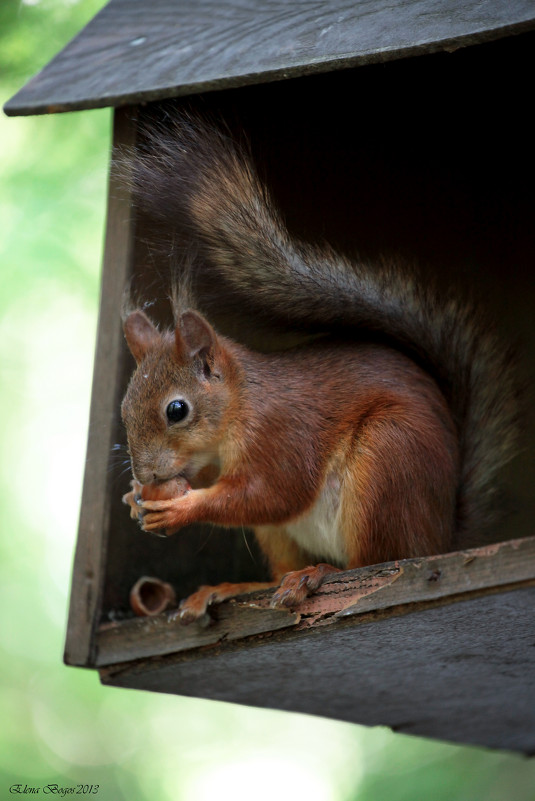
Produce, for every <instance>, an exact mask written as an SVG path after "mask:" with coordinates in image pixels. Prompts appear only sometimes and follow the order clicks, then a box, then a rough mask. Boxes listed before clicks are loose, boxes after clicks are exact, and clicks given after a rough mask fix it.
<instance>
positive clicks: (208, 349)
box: [175, 310, 217, 362]
mask: <svg viewBox="0 0 535 801" xmlns="http://www.w3.org/2000/svg"><path fill="white" fill-rule="evenodd" d="M175 342H176V348H177V351H178V354H179V356H180V357H181V358H182V359H184V358H185V359H195V358H196V357H200V358H201V359H202V360H203V361H205V362H206V360H207V359H208V360H210V361H211V360H212V359H213V356H214V353H215V349H216V343H217V335H216V333H215V331H214V329H213V328H212V326H211V325H210V323H208V322H207V321H206V320H205V319H204V317H202V316H201V315H200V314H198V312H195V311H191V310H190V311H186V312H184V313H183V314H181V315H180V319H179V321H178V325H177V327H176V329H175Z"/></svg>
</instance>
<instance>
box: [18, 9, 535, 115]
mask: <svg viewBox="0 0 535 801" xmlns="http://www.w3.org/2000/svg"><path fill="white" fill-rule="evenodd" d="M534 23H535V7H534V4H533V2H532V0H509V2H507V3H504V2H503V0H447V2H444V0H396V1H395V2H391V0H360V2H355V0H336V2H326V1H323V2H308V0H300V2H296V1H295V0H294V2H291V3H288V2H285V0H225V1H222V0H182V2H180V3H178V2H176V0H154V1H153V2H151V3H145V2H144V1H143V0H111V2H110V3H109V4H108V5H107V6H106V7H105V8H104V9H103V10H102V11H101V12H100V13H99V14H98V15H97V16H96V17H95V19H94V20H93V21H92V22H91V23H90V24H89V25H88V26H87V27H86V28H85V29H84V30H83V31H82V32H81V33H80V34H79V35H78V36H77V37H76V38H75V39H74V40H73V41H72V42H71V43H70V44H69V45H67V47H66V48H65V49H64V50H63V51H62V52H61V53H60V54H59V55H58V56H56V58H55V59H53V60H52V61H51V62H50V64H49V65H48V66H47V67H45V69H44V70H43V71H42V72H41V73H39V74H38V75H37V76H36V77H34V78H33V79H32V80H31V81H30V82H29V83H28V84H27V85H26V86H25V87H24V88H23V89H22V90H21V91H20V92H19V93H18V94H17V95H15V97H14V98H12V99H11V100H10V101H9V102H8V103H7V104H6V106H5V112H6V113H7V114H12V115H17V114H21V115H22V114H40V113H49V112H59V111H69V110H74V109H82V108H96V107H102V106H109V105H113V106H118V105H122V104H125V103H134V102H139V101H149V100H157V99H161V98H163V97H173V96H179V95H188V94H192V93H197V92H201V91H208V90H213V89H223V88H228V87H235V86H243V85H245V84H254V83H260V82H264V81H272V80H282V79H286V78H291V77H296V76H298V75H305V74H310V73H314V72H326V71H329V70H333V69H340V68H345V67H350V66H355V65H357V64H367V63H372V62H380V61H388V60H391V59H394V58H399V57H402V56H408V55H417V54H421V53H430V52H437V51H440V50H454V49H456V48H458V47H462V46H466V45H470V44H474V43H478V42H484V41H490V40H492V39H496V38H499V37H502V36H505V35H508V34H514V33H519V32H522V31H525V30H532V29H533V27H534Z"/></svg>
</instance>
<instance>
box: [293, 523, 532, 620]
mask: <svg viewBox="0 0 535 801" xmlns="http://www.w3.org/2000/svg"><path fill="white" fill-rule="evenodd" d="M364 570H365V573H364V575H362V573H363V571H360V570H358V571H351V572H350V573H342V574H339V575H334V576H332V577H331V578H329V579H327V581H326V582H325V584H324V585H323V587H322V588H321V589H320V590H319V591H318V593H317V594H316V595H315V596H313V597H311V598H309V599H308V600H307V601H306V602H305V603H304V604H302V606H301V607H300V609H299V612H300V614H301V622H300V624H299V625H300V628H305V627H309V626H313V625H318V624H319V623H321V622H325V621H326V620H327V621H328V622H334V620H339V619H341V618H345V617H349V616H352V615H360V614H363V613H364V612H370V611H375V610H379V609H386V608H388V607H391V606H398V605H401V604H410V603H416V602H420V601H428V600H436V599H439V598H447V597H453V596H455V595H460V594H466V593H470V592H475V591H477V590H481V589H487V588H491V587H501V586H506V585H509V584H515V583H517V582H518V583H519V582H524V581H529V580H530V579H535V538H531V537H530V538H526V539H519V540H511V541H510V542H501V543H496V544H493V545H490V546H485V547H482V548H472V549H470V550H466V551H458V552H455V553H450V554H443V555H440V556H431V557H425V558H422V559H406V560H403V561H400V562H395V563H391V564H390V565H384V566H379V567H378V568H371V569H370V568H366V569H364ZM370 570H371V571H372V572H371V573H369V572H368V571H370ZM373 571H377V572H373ZM337 602H338V603H337Z"/></svg>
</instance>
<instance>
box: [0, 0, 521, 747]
mask: <svg viewBox="0 0 535 801" xmlns="http://www.w3.org/2000/svg"><path fill="white" fill-rule="evenodd" d="M534 52H535V7H534V5H533V3H532V2H529V0H510V2H507V3H504V2H501V0H484V2H481V1H480V0H478V1H477V2H476V0H465V2H463V3H459V2H456V0H447V2H444V1H443V0H441V2H438V0H394V2H385V0H375V2H373V3H369V2H364V0H357V1H356V2H355V0H351V2H349V0H333V2H329V3H320V4H319V5H318V4H317V3H316V4H312V5H308V4H306V3H297V2H294V1H293V0H290V2H282V0H281V2H280V3H268V4H266V3H261V2H259V1H258V0H253V2H246V3H244V2H238V0H222V2H218V3H210V2H208V0H195V2H193V0H183V2H181V3H175V2H170V0H153V2H151V3H147V4H144V3H139V2H137V1H136V0H111V2H110V3H109V4H108V5H107V6H106V7H105V8H104V9H103V10H102V11H101V12H100V13H99V14H98V15H97V16H96V17H95V19H94V20H93V21H92V22H91V23H90V24H89V25H88V26H87V27H86V28H85V29H84V30H83V31H82V32H81V33H80V34H79V36H77V37H76V38H75V39H74V40H73V41H72V42H71V43H70V44H69V45H68V46H67V47H66V48H65V49H64V50H63V51H62V52H61V53H60V54H59V55H58V56H57V57H56V58H55V59H54V60H53V61H52V62H51V63H50V64H49V65H48V66H47V67H46V68H45V69H44V70H43V71H42V72H41V73H40V74H39V75H37V76H36V77H35V78H34V79H33V80H31V81H30V82H29V83H28V85H27V86H25V87H24V88H23V89H22V90H21V91H20V92H19V93H18V94H17V95H16V96H15V97H14V98H13V99H12V100H10V101H9V103H8V104H7V105H6V107H5V111H6V113H7V114H11V115H24V114H44V113H57V112H64V111H74V110H83V109H91V108H97V107H103V106H113V107H114V108H115V124H114V134H113V136H114V142H113V146H114V155H113V156H112V164H111V171H110V187H109V204H108V219H107V232H106V245H105V253H104V270H103V278H102V292H101V306H100V322H99V330H98V343H97V355H96V365H95V374H94V383H93V398H92V407H91V420H90V431H89V442H88V458H87V469H86V475H85V482H84V490H83V502H82V510H81V518H80V528H79V535H78V543H77V547H76V558H75V565H74V574H73V579H72V596H71V606H70V616H69V623H68V632H67V643H66V661H67V662H68V663H69V664H72V665H81V666H85V667H93V668H95V669H97V670H98V671H99V673H100V676H101V679H102V681H103V682H104V683H106V684H110V685H117V686H124V687H134V688H141V689H150V690H155V691H160V692H169V693H177V694H181V695H191V696H200V697H204V698H212V699H219V700H226V701H233V702H237V703H243V704H251V705H254V706H268V707H274V708H279V709H285V710H295V711H300V712H308V713H313V714H318V715H325V716H332V717H335V718H339V719H343V720H349V721H356V722H359V723H365V724H370V725H375V724H384V725H388V726H391V727H392V728H393V729H394V730H396V731H403V732H409V733H411V734H420V735H426V736H430V737H438V738H442V739H446V740H450V741H456V742H463V743H476V744H480V745H486V746H491V747H496V748H507V749H514V750H518V751H523V752H528V753H533V752H535V704H534V703H533V698H534V697H535V628H534V623H533V621H534V618H535V537H533V536H532V535H533V530H532V529H533V526H532V521H533V512H534V510H533V502H532V501H533V486H535V471H534V460H533V453H534V444H535V432H534V422H535V420H534V416H533V405H532V404H530V403H529V397H528V402H527V403H526V404H525V406H526V421H525V433H524V435H523V451H522V453H521V454H520V455H519V457H518V458H517V459H516V461H515V462H514V463H513V464H511V467H510V470H509V471H508V473H507V475H506V476H505V481H506V484H507V495H508V498H510V502H509V503H510V507H511V509H510V514H509V515H508V517H507V520H506V522H505V523H504V524H503V527H502V528H501V529H500V530H499V531H498V532H497V534H496V541H495V542H492V543H490V544H489V543H487V544H486V545H485V546H484V547H481V548H476V549H471V550H466V551H462V552H455V553H446V554H442V555H439V556H435V557H426V558H420V559H410V560H406V561H400V562H395V563H388V564H381V565H373V566H370V567H366V568H362V569H358V570H353V571H347V572H346V573H343V574H337V575H334V576H333V577H332V578H330V579H328V580H327V581H326V582H325V584H324V585H323V587H322V588H321V589H320V591H319V592H318V593H317V594H316V595H314V596H313V597H311V598H310V599H309V600H308V601H307V602H306V603H304V604H303V606H302V608H300V609H299V610H298V611H297V612H292V611H280V610H273V609H270V607H269V592H263V593H260V594H256V595H254V596H244V597H241V598H238V599H236V600H234V601H231V602H227V603H224V604H222V605H221V606H219V607H217V608H216V609H215V610H214V613H213V620H212V622H211V625H206V626H200V625H192V626H189V627H184V626H180V625H179V624H178V623H177V622H176V621H175V622H173V621H171V620H170V619H169V617H168V614H167V612H166V611H159V614H156V615H150V616H148V617H137V616H134V613H133V611H132V608H131V605H130V600H129V598H130V593H131V590H132V588H133V587H134V586H135V585H136V583H137V582H138V581H139V580H140V579H141V578H142V577H153V578H154V579H157V581H156V582H151V581H144V582H142V583H141V584H140V585H139V584H138V585H137V588H136V593H135V595H136V597H137V599H138V601H139V602H140V603H141V604H143V605H144V606H146V607H148V610H149V611H158V610H161V609H163V607H164V606H165V604H164V603H163V602H162V598H161V597H160V593H161V591H162V584H161V583H160V582H162V583H166V584H168V585H170V586H171V587H172V591H173V592H174V593H175V594H176V597H178V598H181V597H184V596H186V595H187V594H189V593H190V592H192V591H193V590H194V589H195V588H196V587H197V586H198V585H200V584H203V583H217V582H219V581H222V580H229V581H240V580H244V581H245V580H253V579H255V578H258V579H262V577H263V576H264V567H263V564H262V560H261V558H260V557H259V555H258V553H257V552H256V551H255V549H254V545H253V541H252V538H251V537H248V535H247V533H246V532H245V533H244V532H242V531H241V530H239V531H228V530H217V529H214V528H213V527H212V526H193V527H190V528H188V529H186V530H185V531H182V532H180V534H179V535H176V536H174V537H171V538H166V539H155V538H153V537H151V536H149V535H147V534H145V533H143V532H142V531H140V530H139V529H138V527H137V526H136V525H135V523H134V522H133V521H131V520H130V518H129V515H128V512H127V510H126V508H125V507H124V505H122V503H121V495H122V494H123V493H124V492H126V491H127V489H128V479H125V483H124V486H121V485H120V483H118V481H117V477H116V476H115V474H114V472H113V471H110V469H109V468H110V458H111V454H112V449H113V447H114V446H115V445H116V444H117V443H119V444H121V443H123V444H124V442H125V435H124V431H123V429H122V424H121V419H120V413H119V407H120V401H121V397H122V394H123V392H124V390H125V386H126V382H127V380H128V377H129V374H130V372H131V371H132V368H133V361H132V358H131V356H130V354H129V353H128V351H127V348H126V346H125V342H124V337H123V333H122V328H121V320H120V309H121V302H122V296H123V291H124V289H125V286H126V285H127V284H128V283H129V282H132V283H133V285H134V287H135V289H136V292H137V294H139V295H141V296H142V297H143V298H145V299H146V300H147V301H151V302H152V301H154V305H153V307H152V309H151V311H153V312H154V315H155V316H156V317H157V318H158V319H160V320H161V321H162V322H166V321H167V320H168V318H169V309H168V308H167V306H166V303H165V297H166V293H167V289H168V283H169V271H170V269H171V266H170V264H169V259H166V258H165V257H164V256H163V255H162V254H160V253H159V251H158V248H157V247H156V246H155V242H154V236H155V234H154V231H153V230H152V227H151V224H150V223H149V221H148V220H147V219H146V217H145V215H144V213H143V212H142V211H141V210H139V209H136V207H135V204H134V203H133V201H132V197H131V189H130V188H129V186H128V181H124V180H123V177H121V178H119V177H118V174H117V172H116V170H115V155H116V153H117V151H118V150H120V152H121V159H122V167H121V174H122V176H124V172H125V170H126V172H128V169H129V165H131V164H132V162H133V160H135V159H136V151H135V143H136V137H137V132H138V128H139V122H140V120H141V119H147V117H151V115H152V116H154V115H155V116H157V117H159V118H160V119H165V111H166V110H168V109H169V107H170V105H173V104H175V105H180V104H181V103H184V102H190V100H191V98H194V99H195V100H194V102H196V103H201V104H202V106H203V108H206V109H208V110H209V111H210V112H217V114H221V115H222V116H223V117H225V118H228V119H229V120H231V123H230V124H232V125H236V124H238V126H239V127H240V129H241V130H243V131H244V132H245V134H246V136H247V137H248V140H249V141H250V143H251V148H252V151H253V153H254V154H255V156H257V157H258V159H259V160H261V161H262V164H263V165H264V170H265V173H266V180H267V181H268V184H269V187H270V190H271V192H272V193H273V195H274V197H275V198H276V201H277V203H278V205H279V206H280V208H281V209H282V211H283V214H284V216H285V219H286V220H287V223H288V226H289V228H290V230H291V231H293V232H295V233H296V234H297V235H299V236H300V237H302V238H304V239H307V238H309V239H321V240H323V241H328V242H329V243H330V244H331V245H333V246H334V247H335V248H336V249H338V250H339V251H341V252H342V253H345V254H349V255H351V254H354V253H356V252H358V253H359V254H360V255H361V256H363V257H364V258H370V259H373V258H377V257H379V256H380V255H381V254H386V255H390V254H399V255H400V256H401V257H402V258H404V259H408V260H414V261H416V262H418V263H419V264H421V265H423V266H424V269H425V270H426V271H427V272H428V274H429V277H430V280H433V281H434V282H436V283H437V284H438V286H439V287H442V288H443V290H444V292H446V291H447V290H448V288H449V287H450V286H451V285H453V284H455V285H459V286H460V288H461V291H463V292H466V294H468V295H470V296H475V297H476V298H477V300H478V301H480V302H481V303H482V304H484V305H485V306H486V307H488V308H490V310H491V311H492V313H493V316H494V317H495V318H496V319H497V320H498V321H499V326H500V328H501V330H502V333H503V336H504V339H506V340H508V341H511V340H513V341H514V342H515V343H516V344H517V346H518V351H519V354H520V373H521V376H522V380H526V381H527V380H528V379H529V377H530V373H531V365H532V362H533V355H534V352H535V340H534V327H533V308H534V305H535V297H534V291H533V278H532V275H533V273H532V260H533V253H534V252H535V242H534V238H533V233H534V228H533V211H534V209H533V185H534V178H535V176H534V174H533V126H532V121H531V113H532V108H531V107H532V94H533V90H532V82H533V81H532V75H533V53H534ZM156 244H157V243H156ZM216 316H217V315H216ZM214 322H215V324H216V325H217V326H218V327H219V329H220V330H222V332H223V333H230V334H231V335H232V336H234V337H235V338H238V339H241V340H243V341H244V342H246V343H253V344H254V345H255V346H256V345H257V344H258V342H259V340H262V343H264V344H265V342H268V343H269V342H271V341H275V337H281V336H282V337H284V336H287V332H280V331H277V332H275V331H269V330H265V329H262V330H260V331H259V330H258V328H257V327H256V324H255V320H251V319H249V318H248V313H247V309H246V308H245V309H242V311H241V313H240V314H236V315H235V316H232V317H229V316H228V315H224V314H221V315H220V316H219V317H218V319H216V320H214ZM262 343H261V344H262ZM484 424H485V421H481V425H484ZM165 591H166V590H165V587H164V588H163V592H164V595H165ZM161 602H162V605H161V606H160V603H161Z"/></svg>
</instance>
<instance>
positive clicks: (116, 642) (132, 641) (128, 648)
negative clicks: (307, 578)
mask: <svg viewBox="0 0 535 801" xmlns="http://www.w3.org/2000/svg"><path fill="white" fill-rule="evenodd" d="M217 617H218V619H217V623H214V625H209V618H208V616H207V618H206V619H205V620H204V621H203V622H202V624H201V623H197V624H195V625H193V626H182V625H181V624H180V622H178V621H176V620H173V619H172V617H171V616H170V615H168V614H162V615H158V616H157V617H152V618H136V619H135V620H128V621H123V622H122V623H110V624H106V625H104V626H101V627H100V629H99V632H98V640H97V642H98V652H97V656H96V665H97V666H100V665H111V664H115V663H119V662H125V661H126V660H135V659H140V658H143V657H151V656H154V655H155V654H158V655H160V656H161V655H163V654H169V653H176V652H178V651H187V650H190V649H192V648H202V647H204V646H206V645H215V644H218V643H220V642H232V641H234V640H237V639H243V638H244V637H249V636H253V635H256V634H262V633H265V632H272V631H278V630H279V629H282V628H286V627H288V626H292V625H294V624H295V623H296V622H297V621H298V620H299V615H297V614H295V613H293V612H290V611H286V610H274V609H269V608H262V607H260V606H258V605H256V604H255V603H254V601H251V602H247V601H246V600H241V602H240V605H239V606H238V605H237V604H236V602H230V603H227V604H222V605H221V608H220V609H219V610H218V615H217Z"/></svg>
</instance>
